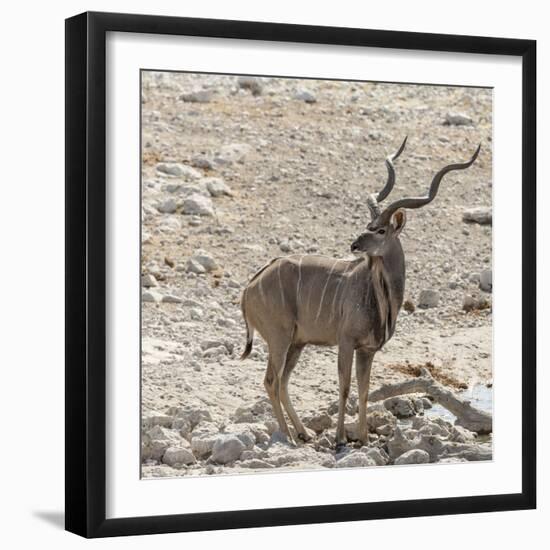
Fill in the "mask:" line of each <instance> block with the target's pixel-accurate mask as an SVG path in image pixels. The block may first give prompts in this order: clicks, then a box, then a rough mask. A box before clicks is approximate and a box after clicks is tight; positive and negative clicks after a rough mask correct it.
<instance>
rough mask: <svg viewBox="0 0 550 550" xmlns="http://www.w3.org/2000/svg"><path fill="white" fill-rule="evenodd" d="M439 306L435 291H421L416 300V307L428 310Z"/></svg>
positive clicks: (437, 293) (437, 294)
mask: <svg viewBox="0 0 550 550" xmlns="http://www.w3.org/2000/svg"><path fill="white" fill-rule="evenodd" d="M438 304H439V292H438V291H437V290H429V289H428V290H422V291H421V292H420V297H419V298H418V307H420V308H422V309H428V308H432V307H437V306H438Z"/></svg>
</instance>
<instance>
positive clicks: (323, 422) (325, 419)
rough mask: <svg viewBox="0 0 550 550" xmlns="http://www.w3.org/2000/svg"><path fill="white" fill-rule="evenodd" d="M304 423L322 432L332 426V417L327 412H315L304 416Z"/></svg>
mask: <svg viewBox="0 0 550 550" xmlns="http://www.w3.org/2000/svg"><path fill="white" fill-rule="evenodd" d="M303 420H304V424H305V425H306V426H307V427H308V428H311V429H312V430H313V431H315V432H317V433H321V432H323V431H325V430H328V429H329V428H331V427H332V418H331V417H330V416H329V415H328V414H326V413H323V414H314V415H310V416H306V417H304V419H303Z"/></svg>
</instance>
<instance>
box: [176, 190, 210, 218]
mask: <svg viewBox="0 0 550 550" xmlns="http://www.w3.org/2000/svg"><path fill="white" fill-rule="evenodd" d="M182 212H183V213H184V214H188V215H198V216H213V215H214V206H213V205H212V201H211V200H210V198H208V197H204V196H203V195H199V194H198V193H195V194H193V195H191V196H189V197H187V198H186V199H184V201H183V203H182Z"/></svg>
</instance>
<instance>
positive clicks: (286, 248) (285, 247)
mask: <svg viewBox="0 0 550 550" xmlns="http://www.w3.org/2000/svg"><path fill="white" fill-rule="evenodd" d="M279 248H280V250H281V252H285V253H286V252H292V245H291V244H290V242H289V241H283V242H281V244H280V245H279Z"/></svg>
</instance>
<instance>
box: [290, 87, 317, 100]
mask: <svg viewBox="0 0 550 550" xmlns="http://www.w3.org/2000/svg"><path fill="white" fill-rule="evenodd" d="M294 99H298V100H299V101H304V102H305V103H315V102H316V101H317V98H316V97H315V95H314V94H313V93H311V92H310V91H308V90H300V91H298V92H296V93H295V94H294Z"/></svg>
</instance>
